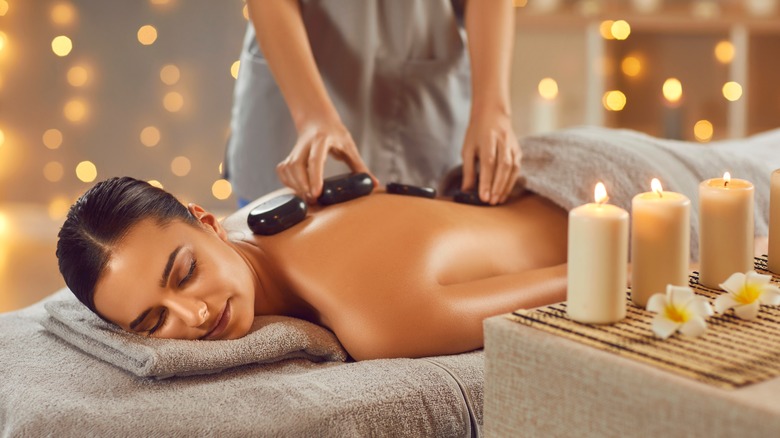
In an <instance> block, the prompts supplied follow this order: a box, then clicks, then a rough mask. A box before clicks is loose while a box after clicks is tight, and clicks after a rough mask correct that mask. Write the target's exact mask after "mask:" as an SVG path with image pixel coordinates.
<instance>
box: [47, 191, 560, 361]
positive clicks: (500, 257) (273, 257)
mask: <svg viewBox="0 0 780 438" xmlns="http://www.w3.org/2000/svg"><path fill="white" fill-rule="evenodd" d="M279 194H280V192H275V193H271V194H269V195H267V196H265V197H263V198H260V199H258V200H257V201H255V202H254V203H252V204H250V205H248V206H247V207H245V208H243V209H242V210H239V211H238V212H236V213H234V214H232V215H230V216H229V217H227V218H226V219H224V221H222V222H220V221H218V220H217V218H216V217H215V216H214V215H213V214H211V213H209V212H207V211H205V210H204V209H203V208H201V207H200V206H198V205H195V204H190V205H189V206H188V207H184V206H183V205H182V204H181V203H179V201H178V200H176V199H175V198H174V197H173V196H172V195H170V194H169V193H167V192H165V191H163V190H161V189H157V188H155V187H152V186H150V185H149V184H148V183H146V182H144V181H139V180H135V179H132V178H113V179H109V180H107V181H103V182H101V183H98V184H97V185H96V186H94V187H93V188H92V189H90V190H89V191H87V192H86V193H85V194H84V195H83V196H82V197H81V198H80V199H79V200H78V201H77V202H76V204H75V205H74V206H73V207H72V208H71V210H70V212H69V214H68V218H67V220H66V221H65V224H64V225H63V227H62V230H61V231H60V234H59V237H60V239H59V242H58V245H57V257H58V259H59V264H60V271H61V272H62V274H63V276H64V278H65V282H66V283H67V285H68V287H69V288H70V289H71V291H73V293H74V294H75V295H76V296H77V297H78V298H79V300H81V302H83V303H84V304H85V305H87V307H89V308H90V309H92V311H94V312H95V313H97V314H98V315H100V316H101V317H102V318H104V319H106V320H108V321H111V322H113V323H115V324H117V325H118V326H120V327H122V328H123V329H125V330H128V331H131V332H136V333H139V334H142V335H146V336H152V337H159V338H175V339H208V340H214V339H235V338H239V337H242V336H244V335H245V334H247V332H248V330H249V329H250V326H251V324H252V320H253V318H254V317H255V316H256V315H266V314H277V315H287V316H293V317H298V318H302V319H306V320H308V321H311V322H314V323H316V324H320V325H322V326H325V327H327V328H329V329H330V330H332V331H333V332H334V333H335V334H336V336H337V337H338V339H339V340H340V341H341V343H342V345H343V346H344V348H345V349H346V350H347V352H349V354H350V355H351V356H352V357H353V358H354V359H356V360H363V359H372V358H391V357H420V356H431V355H442V354H452V353H459V352H465V351H469V350H473V349H477V348H480V347H482V345H483V338H482V320H483V319H485V318H486V317H489V316H493V315H498V314H501V313H506V312H510V311H513V310H516V309H518V308H527V307H535V306H540V305H545V304H549V303H553V302H559V301H562V300H564V299H565V291H566V265H565V262H566V234H567V214H566V212H565V211H564V210H563V209H562V208H560V207H557V206H555V205H554V204H552V203H551V202H549V201H547V200H545V199H543V198H541V197H540V196H537V195H535V194H532V193H525V194H522V195H517V196H515V197H514V198H513V199H510V200H509V201H508V202H506V203H505V204H503V205H500V206H494V207H477V206H472V205H465V204H458V203H454V202H451V201H450V200H447V199H442V198H439V199H425V198H418V197H411V196H399V195H393V194H388V193H385V192H384V191H383V190H374V192H373V194H371V195H369V196H364V197H361V198H358V199H355V200H352V201H349V202H344V203H340V204H335V205H331V206H328V207H318V206H312V207H310V208H309V213H308V216H307V217H306V219H304V220H303V221H302V222H300V223H298V224H297V225H295V226H293V227H291V228H289V229H287V230H285V231H283V232H281V233H279V234H275V235H272V236H260V235H254V234H253V233H252V232H251V231H250V230H249V228H248V226H247V220H246V218H247V215H248V213H249V211H250V210H251V209H252V208H253V207H254V206H256V205H258V204H260V203H262V202H264V201H267V200H268V199H271V198H273V197H275V196H278V195H279Z"/></svg>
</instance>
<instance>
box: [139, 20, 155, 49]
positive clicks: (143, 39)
mask: <svg viewBox="0 0 780 438" xmlns="http://www.w3.org/2000/svg"><path fill="white" fill-rule="evenodd" d="M155 41H157V29H156V28H155V27H154V26H152V25H150V24H147V25H144V26H141V27H140V28H139V29H138V42H139V43H141V44H143V45H144V46H149V45H152V44H154V42H155Z"/></svg>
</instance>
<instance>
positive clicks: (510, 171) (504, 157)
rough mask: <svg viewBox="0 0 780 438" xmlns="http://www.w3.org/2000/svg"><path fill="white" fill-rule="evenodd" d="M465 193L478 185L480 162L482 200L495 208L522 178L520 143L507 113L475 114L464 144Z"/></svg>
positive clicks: (480, 195)
mask: <svg viewBox="0 0 780 438" xmlns="http://www.w3.org/2000/svg"><path fill="white" fill-rule="evenodd" d="M461 156H462V158H463V185H462V187H461V189H462V190H471V189H472V188H474V185H475V183H476V164H475V163H476V162H477V161H479V186H478V188H479V198H480V199H481V200H482V201H483V202H489V203H490V204H491V205H496V204H501V203H504V202H505V201H506V200H507V198H508V197H509V195H510V193H511V192H512V189H513V188H514V186H515V182H516V181H517V178H518V177H519V176H520V159H521V157H522V153H521V151H520V144H519V143H518V142H517V137H516V136H515V132H514V130H513V129H512V123H511V120H510V118H509V116H508V115H507V114H504V113H500V112H491V113H487V114H479V115H475V114H474V113H472V116H471V121H470V122H469V127H468V129H467V130H466V138H465V140H464V142H463V151H462V153H461Z"/></svg>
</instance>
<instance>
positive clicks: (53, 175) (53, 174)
mask: <svg viewBox="0 0 780 438" xmlns="http://www.w3.org/2000/svg"><path fill="white" fill-rule="evenodd" d="M64 174H65V168H64V167H62V164H61V163H60V162H59V161H49V162H48V163H46V165H45V166H43V177H44V178H46V181H49V182H58V181H59V180H61V179H62V176H63V175H64Z"/></svg>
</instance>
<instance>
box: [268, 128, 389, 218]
mask: <svg viewBox="0 0 780 438" xmlns="http://www.w3.org/2000/svg"><path fill="white" fill-rule="evenodd" d="M328 154H330V155H332V156H333V157H334V158H335V159H337V160H339V161H343V162H344V163H346V164H347V166H349V168H350V169H352V171H353V172H355V173H360V172H366V173H368V174H369V175H370V176H371V179H373V180H374V185H378V184H379V181H378V180H377V179H376V177H375V176H374V175H373V174H372V173H371V172H370V171H369V170H368V166H366V163H364V162H363V159H362V158H361V157H360V154H359V153H358V150H357V146H355V141H354V140H352V135H350V133H349V131H348V130H347V128H346V127H345V126H344V125H343V124H342V123H341V122H338V121H328V122H312V123H307V124H306V125H304V126H303V127H302V128H301V129H300V131H299V133H298V140H297V141H296V143H295V146H294V147H293V150H292V152H290V155H288V156H287V158H286V159H285V160H284V161H282V162H281V163H279V164H278V165H277V166H276V173H277V175H279V179H280V180H281V181H282V183H283V184H284V185H286V186H288V187H290V188H291V189H293V190H294V191H295V193H297V194H298V195H299V196H301V197H302V198H304V199H305V200H306V202H308V203H309V204H313V203H314V202H316V200H317V198H318V197H319V196H320V194H321V193H322V180H323V172H324V169H325V159H326V158H327V157H328Z"/></svg>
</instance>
